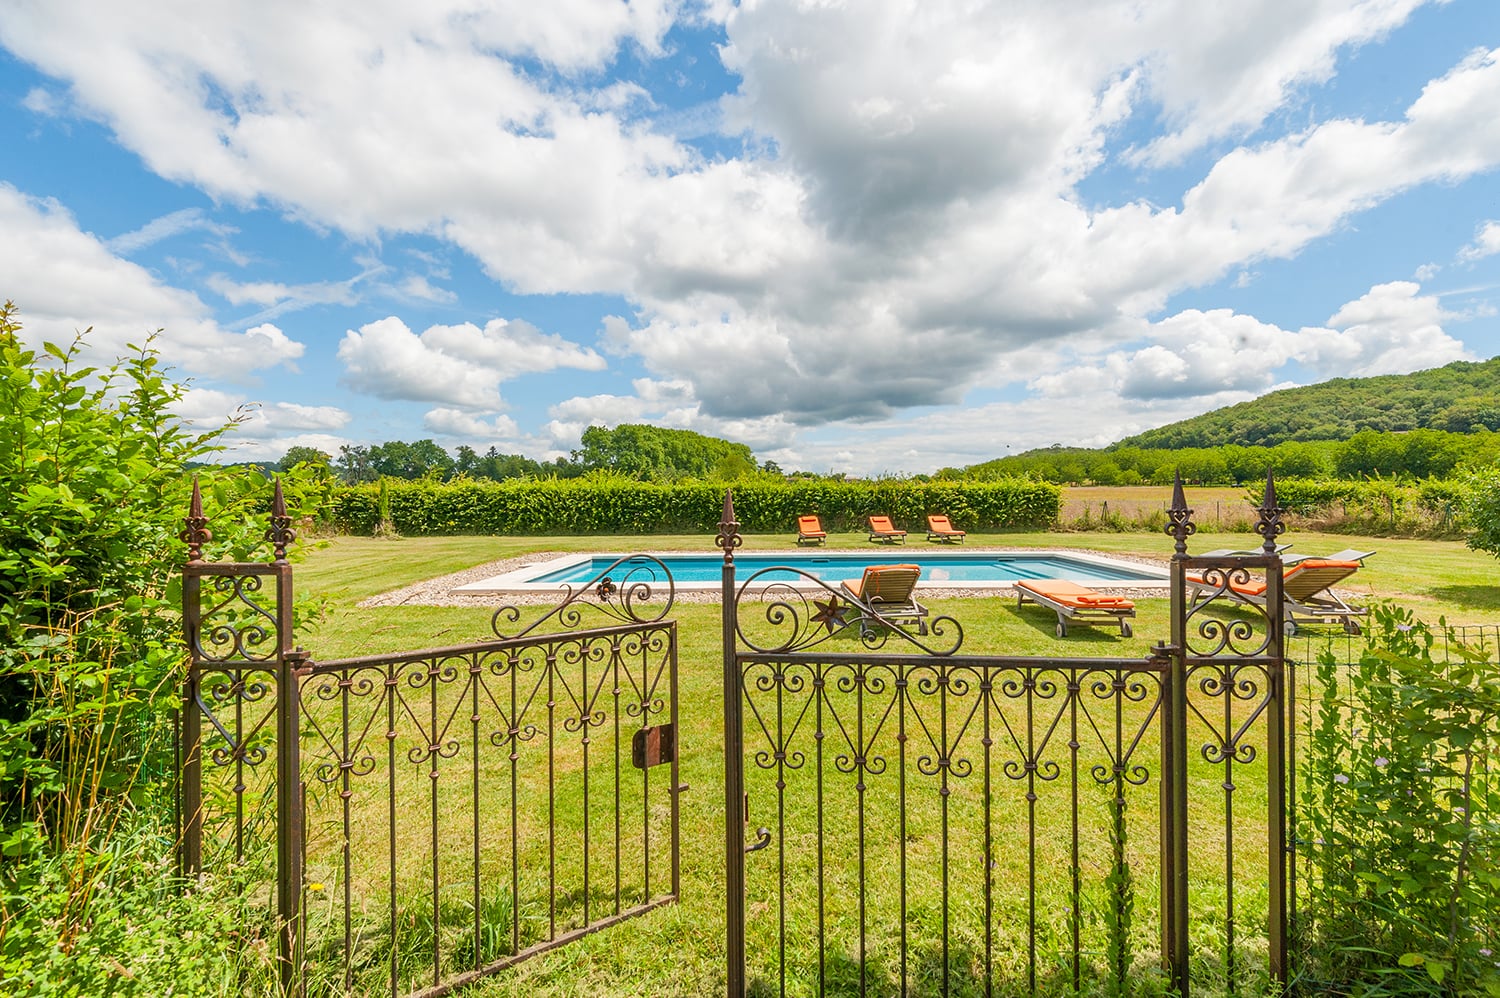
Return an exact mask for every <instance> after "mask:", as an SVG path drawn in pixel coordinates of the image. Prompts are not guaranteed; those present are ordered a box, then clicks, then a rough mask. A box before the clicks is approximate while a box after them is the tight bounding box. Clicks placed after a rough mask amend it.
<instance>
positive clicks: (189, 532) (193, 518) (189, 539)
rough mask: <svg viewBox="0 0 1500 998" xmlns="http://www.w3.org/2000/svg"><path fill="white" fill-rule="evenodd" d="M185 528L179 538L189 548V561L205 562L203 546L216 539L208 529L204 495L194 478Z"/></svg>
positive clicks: (195, 477)
mask: <svg viewBox="0 0 1500 998" xmlns="http://www.w3.org/2000/svg"><path fill="white" fill-rule="evenodd" d="M183 523H184V524H185V526H184V527H183V529H182V532H181V533H180V534H178V535H177V536H178V537H179V538H181V539H182V542H183V543H184V544H186V545H187V546H188V555H187V560H188V561H189V562H200V561H202V560H203V545H205V544H207V543H208V542H209V541H211V540H213V539H214V535H213V532H212V531H211V530H209V529H208V517H206V516H204V515H203V493H202V491H201V490H199V488H198V478H197V476H196V475H195V476H194V477H193V497H192V499H190V500H189V501H188V515H187V516H186V517H184V518H183Z"/></svg>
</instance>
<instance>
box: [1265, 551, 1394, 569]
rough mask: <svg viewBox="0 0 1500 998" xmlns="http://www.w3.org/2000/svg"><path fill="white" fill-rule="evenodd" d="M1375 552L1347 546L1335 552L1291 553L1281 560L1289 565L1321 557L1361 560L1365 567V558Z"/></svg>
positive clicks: (1334, 559) (1332, 559)
mask: <svg viewBox="0 0 1500 998" xmlns="http://www.w3.org/2000/svg"><path fill="white" fill-rule="evenodd" d="M1374 553H1375V552H1374V551H1356V550H1354V549H1353V548H1345V549H1344V550H1342V551H1335V552H1334V553H1333V554H1325V555H1310V554H1290V555H1287V556H1286V557H1285V558H1283V559H1281V560H1282V561H1283V562H1284V563H1286V564H1288V565H1295V564H1296V563H1297V562H1299V561H1306V560H1307V559H1309V558H1313V557H1320V558H1322V559H1323V560H1324V561H1357V562H1359V564H1360V566H1361V567H1363V566H1364V563H1365V559H1366V558H1368V557H1370V556H1371V555H1373V554H1374Z"/></svg>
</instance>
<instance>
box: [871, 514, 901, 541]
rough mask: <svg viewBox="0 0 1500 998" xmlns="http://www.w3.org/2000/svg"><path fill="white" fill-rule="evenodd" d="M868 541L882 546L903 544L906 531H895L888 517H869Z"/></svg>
mask: <svg viewBox="0 0 1500 998" xmlns="http://www.w3.org/2000/svg"><path fill="white" fill-rule="evenodd" d="M870 540H872V541H880V542H881V543H883V544H905V543H906V531H904V530H897V529H896V527H895V525H893V524H892V523H891V518H890V517H888V516H872V517H870Z"/></svg>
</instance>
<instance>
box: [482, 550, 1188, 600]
mask: <svg viewBox="0 0 1500 998" xmlns="http://www.w3.org/2000/svg"><path fill="white" fill-rule="evenodd" d="M621 558H628V559H629V560H627V561H626V562H625V563H624V564H621V565H619V566H618V567H617V568H615V569H614V570H613V571H612V575H614V576H615V579H614V581H616V582H619V581H621V578H622V577H623V576H624V575H625V574H626V573H629V572H631V571H632V569H638V570H639V571H640V572H642V573H645V572H648V571H651V570H656V571H658V572H659V569H658V568H657V566H656V565H655V563H654V562H652V561H651V560H649V558H645V557H642V556H640V555H633V556H632V555H622V554H576V555H567V556H565V557H561V558H555V559H552V560H551V561H545V562H539V563H537V564H533V565H527V566H525V567H523V568H520V569H517V570H516V571H513V572H508V573H506V574H505V575H498V576H495V577H494V578H490V579H485V580H483V581H481V582H473V583H470V584H468V585H465V586H460V587H458V588H457V589H455V590H454V592H456V593H463V594H466V595H483V594H486V593H508V592H509V593H514V592H538V591H544V590H552V591H556V590H558V589H560V588H561V587H563V586H569V585H571V586H575V587H576V586H578V585H581V584H583V583H586V582H590V581H592V580H594V579H596V578H597V577H598V576H599V574H600V573H601V572H603V571H605V570H606V569H608V568H609V566H610V565H612V564H614V563H615V562H616V561H619V560H620V559H621ZM650 558H657V559H660V560H661V562H662V563H663V564H665V565H666V566H667V570H668V571H670V572H671V573H672V581H673V583H674V584H675V586H676V587H677V588H678V589H679V590H687V591H692V590H705V589H715V588H717V587H718V586H719V585H720V584H721V578H722V577H721V572H722V569H723V565H724V559H723V556H722V555H721V554H719V553H718V552H712V553H708V552H705V553H702V554H696V553H691V552H682V551H674V552H666V553H652V554H651V555H650ZM734 562H735V567H736V579H737V583H738V584H743V583H744V582H745V581H746V580H747V579H749V578H750V577H751V576H752V575H755V574H756V573H757V572H760V571H762V570H763V569H767V568H772V567H785V568H789V569H795V570H797V571H801V572H805V573H807V574H808V575H811V576H812V577H814V578H816V579H820V580H822V581H824V582H826V583H829V584H830V585H833V586H837V585H838V583H839V582H840V581H841V580H843V579H856V578H859V576H860V575H861V574H863V572H864V570H865V569H866V568H869V567H870V566H871V565H898V564H915V565H919V566H921V569H922V576H921V581H920V582H919V583H918V585H920V586H922V587H923V588H926V589H1003V588H1008V587H1010V586H1011V585H1012V584H1014V583H1015V582H1016V580H1018V579H1067V580H1068V581H1070V582H1079V583H1082V584H1084V585H1088V586H1106V587H1108V586H1115V587H1121V586H1125V587H1131V588H1142V589H1155V588H1158V587H1165V586H1166V585H1167V572H1166V569H1165V568H1155V567H1153V566H1150V565H1142V564H1137V563H1134V562H1126V561H1120V560H1117V559H1114V558H1106V557H1103V556H1100V555H1094V554H1084V553H1081V552H1076V551H941V552H939V551H924V550H921V549H919V548H918V549H911V550H906V551H890V550H885V551H869V552H864V551H858V552H848V553H844V552H837V553H834V552H810V551H755V552H739V553H736V554H735V557H734ZM796 579H797V576H796V575H794V574H793V573H789V572H773V573H767V574H766V575H762V576H761V577H760V578H759V579H757V580H756V581H757V582H759V583H764V584H767V585H769V584H771V583H774V582H783V583H785V582H793V583H795V581H796Z"/></svg>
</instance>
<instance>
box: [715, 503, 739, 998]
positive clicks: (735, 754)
mask: <svg viewBox="0 0 1500 998" xmlns="http://www.w3.org/2000/svg"><path fill="white" fill-rule="evenodd" d="M739 531H740V525H739V522H738V521H737V520H735V518H734V495H733V492H732V491H729V490H726V491H725V493H724V512H723V515H722V517H721V518H720V520H719V534H718V536H717V537H716V538H714V544H716V545H717V546H718V547H720V548H722V549H723V551H724V568H723V589H722V593H721V596H720V603H719V608H720V611H719V617H720V621H721V623H722V628H723V630H722V638H723V650H724V899H725V900H724V908H725V912H724V943H725V949H726V954H725V956H726V968H725V969H726V984H725V990H726V992H727V994H728V998H743V995H744V994H745V832H744V827H743V822H744V808H745V802H744V795H745V774H744V770H743V765H744V749H743V744H742V743H743V740H744V733H743V731H742V729H741V720H742V718H741V712H742V708H741V705H740V669H739V664H738V662H737V661H736V660H735V630H736V626H737V621H736V610H737V608H736V605H735V600H734V586H735V579H734V549H735V548H737V547H739V546H740V544H741V543H743V539H742V538H741V537H740V532H739Z"/></svg>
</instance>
